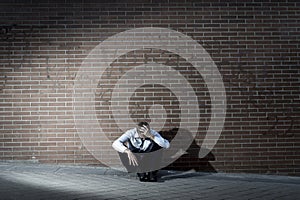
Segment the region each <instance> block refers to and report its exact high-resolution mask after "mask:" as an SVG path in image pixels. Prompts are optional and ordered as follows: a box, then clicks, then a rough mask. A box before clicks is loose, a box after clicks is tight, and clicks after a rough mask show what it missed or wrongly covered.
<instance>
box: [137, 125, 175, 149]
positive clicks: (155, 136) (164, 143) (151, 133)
mask: <svg viewBox="0 0 300 200" xmlns="http://www.w3.org/2000/svg"><path fill="white" fill-rule="evenodd" d="M141 130H142V131H143V135H145V136H146V137H148V138H150V139H151V140H153V141H154V142H155V143H156V144H158V145H159V146H161V147H162V148H165V149H167V148H169V147H170V143H169V141H168V140H166V139H164V138H163V137H162V136H161V135H160V134H159V133H158V132H156V131H155V130H152V129H149V128H148V127H147V126H144V127H142V128H141Z"/></svg>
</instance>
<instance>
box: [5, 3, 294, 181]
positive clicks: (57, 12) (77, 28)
mask: <svg viewBox="0 0 300 200" xmlns="http://www.w3.org/2000/svg"><path fill="white" fill-rule="evenodd" d="M22 2H23V1H18V0H11V1H9V0H7V1H1V3H0V21H1V22H0V24H1V27H0V28H1V30H0V31H1V32H0V52H1V53H0V159H1V160H32V159H33V157H35V159H36V160H38V161H39V162H42V163H71V164H89V165H90V164H100V165H101V161H99V160H97V159H95V158H94V156H93V155H92V154H91V153H89V151H87V149H86V148H85V146H84V145H83V143H82V142H81V140H80V138H79V136H78V134H77V129H76V126H75V122H74V116H73V99H72V95H73V87H74V80H75V77H76V74H77V72H78V70H79V68H80V66H81V63H82V61H83V60H84V58H85V57H87V55H88V54H89V52H90V51H91V50H92V49H93V48H95V47H96V46H97V45H98V44H99V43H100V42H102V41H104V40H105V39H107V38H109V37H110V36H113V35H115V34H117V33H119V32H122V31H126V30H130V29H133V28H141V27H161V28H169V29H172V30H176V31H179V32H181V33H183V34H185V35H187V36H189V37H191V38H192V39H193V40H195V41H197V42H198V43H199V44H200V45H202V47H204V48H205V50H206V51H207V52H208V53H209V55H210V56H211V58H212V59H213V61H214V62H215V64H216V65H217V67H218V69H219V71H220V73H221V75H222V78H223V82H224V85H225V89H226V97H227V114H226V122H225V124H224V128H223V131H222V134H221V136H220V138H219V140H218V142H217V144H216V145H215V146H214V148H213V150H212V151H211V152H210V154H209V155H208V156H206V157H205V158H201V159H200V158H198V151H199V148H200V147H201V141H202V140H203V138H204V136H205V134H206V130H207V128H208V124H209V120H210V114H211V111H210V96H209V93H208V90H207V88H206V85H205V82H204V81H203V79H202V77H201V75H200V74H199V73H196V71H195V69H193V68H192V67H191V66H190V65H189V64H188V63H186V61H185V60H183V59H181V58H179V57H178V55H174V54H172V53H170V52H167V51H162V50H153V49H152V50H151V49H147V50H140V51H133V52H130V53H128V54H127V55H124V56H121V57H119V58H118V59H117V60H116V61H115V62H114V63H112V65H113V66H114V67H115V69H120V68H122V69H123V70H126V67H127V68H128V67H132V66H135V65H138V64H144V63H146V62H150V61H152V62H153V61H155V62H157V63H161V64H165V65H169V66H172V67H173V68H174V69H176V70H177V71H178V72H180V73H181V74H184V76H185V77H186V79H187V80H188V81H189V82H190V84H191V85H192V87H193V89H194V90H195V93H196V94H197V97H198V99H199V102H198V103H199V110H200V112H201V114H200V117H201V118H200V121H199V125H200V126H199V129H198V134H197V136H196V138H195V141H194V142H193V143H192V145H191V147H190V148H189V149H188V150H187V153H186V154H185V155H183V156H182V157H181V158H180V159H179V160H177V161H176V162H175V163H173V164H172V165H170V166H169V168H172V169H181V170H188V169H196V170H205V171H219V172H250V173H272V174H276V173H277V174H284V175H287V174H289V175H299V174H300V167H299V166H300V156H299V149H300V136H299V133H300V126H299V122H300V99H299V97H300V74H299V69H300V68H299V66H300V62H299V61H300V59H299V56H300V55H299V52H300V51H299V49H300V48H299V41H300V38H299V35H300V30H299V29H300V26H299V24H300V20H299V15H300V4H299V3H297V1H276V2H273V1H269V0H268V1H253V2H251V1H236V2H235V3H232V2H231V1H230V2H229V1H228V2H226V1H224V2H223V1H219V0H216V1H215V0H210V1H205V2H203V1H196V0H195V1H193V0H181V1H179V0H178V1H155V0H138V1H115V0H109V1H101V2H102V3H95V2H96V1H84V0H78V1H76V0H75V1H69V0H59V1H50V2H51V3H49V1H45V0H39V1H38V0H31V1H28V2H27V3H22ZM24 2H25V1H24ZM107 73H110V72H107ZM116 73H119V72H118V70H117V72H116ZM119 75H120V74H119ZM118 78H119V76H118V74H113V75H112V76H111V77H108V78H106V79H102V80H99V84H98V86H99V87H98V89H97V92H96V98H95V105H96V110H97V117H98V120H99V123H102V125H103V127H104V128H103V129H104V130H105V131H106V132H107V133H108V136H109V138H110V139H111V140H113V139H115V138H116V137H117V136H118V135H120V134H121V132H120V131H118V130H119V129H118V128H117V125H116V123H115V121H114V119H113V118H111V112H110V111H109V103H110V101H109V99H110V98H111V94H110V93H109V92H110V90H111V89H112V87H113V86H114V84H115V83H116V81H117V80H118ZM104 82H108V83H109V84H104ZM103 85H105V87H103ZM103 99H104V100H107V101H104V102H103V101H102V100H103ZM130 100H131V101H130V106H131V111H132V112H131V113H132V116H131V117H132V118H133V119H140V118H146V119H149V117H148V113H147V112H148V109H149V107H150V106H152V105H154V104H161V105H162V106H163V107H164V109H165V111H166V114H167V119H166V123H165V126H164V129H163V130H162V132H161V133H162V135H163V136H165V137H167V138H169V139H170V140H171V139H172V137H174V134H176V128H178V124H179V121H180V115H179V114H178V113H179V112H178V108H179V107H178V106H179V105H178V101H177V99H176V97H175V96H174V94H173V93H172V91H170V90H168V89H167V88H164V87H160V86H157V85H150V86H149V85H148V86H145V87H144V88H143V87H141V88H140V89H139V90H137V91H136V95H134V96H132V98H131V99H130ZM172 129H173V130H172ZM98 145H101V142H100V143H99V144H98Z"/></svg>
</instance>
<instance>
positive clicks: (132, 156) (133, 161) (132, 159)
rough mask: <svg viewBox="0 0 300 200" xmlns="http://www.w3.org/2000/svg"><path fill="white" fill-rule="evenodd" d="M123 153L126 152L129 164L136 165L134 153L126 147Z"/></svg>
mask: <svg viewBox="0 0 300 200" xmlns="http://www.w3.org/2000/svg"><path fill="white" fill-rule="evenodd" d="M125 153H127V156H128V160H129V165H133V166H138V162H137V159H136V157H135V155H134V154H133V153H132V152H131V151H130V150H129V149H126V150H125Z"/></svg>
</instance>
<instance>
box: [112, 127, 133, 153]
mask: <svg viewBox="0 0 300 200" xmlns="http://www.w3.org/2000/svg"><path fill="white" fill-rule="evenodd" d="M130 137H131V131H130V130H129V131H126V132H125V133H124V134H123V135H121V136H120V137H119V138H118V139H116V140H115V141H114V142H113V144H112V147H113V148H114V149H115V150H116V151H118V152H120V153H124V151H125V150H126V149H127V147H126V146H125V145H124V143H125V142H126V141H128V140H129V139H130Z"/></svg>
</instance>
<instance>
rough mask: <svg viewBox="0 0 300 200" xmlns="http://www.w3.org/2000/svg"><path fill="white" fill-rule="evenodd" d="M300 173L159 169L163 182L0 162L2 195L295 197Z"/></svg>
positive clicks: (85, 169) (109, 172)
mask: <svg viewBox="0 0 300 200" xmlns="http://www.w3.org/2000/svg"><path fill="white" fill-rule="evenodd" d="M299 198H300V177H287V176H271V175H252V174H224V173H199V172H192V171H189V172H175V171H165V170H162V171H160V181H159V182H158V183H149V182H148V183H147V182H146V183H145V182H140V181H139V180H138V179H137V178H136V176H135V175H134V174H127V173H124V172H119V171H115V170H112V169H108V168H101V167H85V166H63V165H45V164H26V163H16V162H0V199H1V200H2V199H5V200H6V199H7V200H10V199H22V200H24V199H31V200H35V199H51V200H56V199H72V200H81V199H156V200H157V199H172V200H174V199H184V200H185V199H197V200H198V199H210V200H217V199H238V200H242V199H264V200H267V199H276V200H278V199H291V200H296V199H299Z"/></svg>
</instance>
